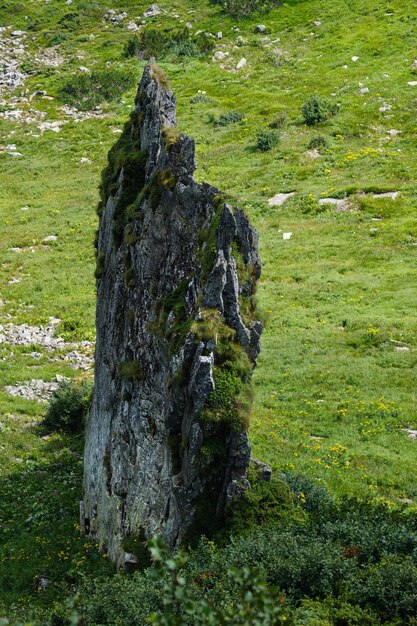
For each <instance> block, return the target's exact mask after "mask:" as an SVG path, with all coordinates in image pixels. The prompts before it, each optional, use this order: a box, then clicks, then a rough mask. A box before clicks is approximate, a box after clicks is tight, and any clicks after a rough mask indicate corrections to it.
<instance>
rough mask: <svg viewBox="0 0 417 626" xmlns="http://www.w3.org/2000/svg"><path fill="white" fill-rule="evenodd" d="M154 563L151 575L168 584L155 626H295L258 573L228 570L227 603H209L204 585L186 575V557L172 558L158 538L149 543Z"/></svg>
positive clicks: (153, 617) (154, 617)
mask: <svg viewBox="0 0 417 626" xmlns="http://www.w3.org/2000/svg"><path fill="white" fill-rule="evenodd" d="M150 550H151V554H152V558H153V562H154V569H153V571H152V574H153V576H154V578H155V579H156V581H157V582H165V585H164V588H163V589H164V592H163V598H162V603H163V606H164V610H163V611H162V612H157V613H156V612H155V613H153V614H152V615H151V616H150V620H149V621H150V623H151V624H156V626H183V625H184V624H202V625H203V624H206V625H209V624H216V626H226V625H227V624H232V625H233V626H238V625H239V624H241V625H242V626H243V625H245V626H247V625H249V624H251V625H253V626H256V625H258V624H259V625H260V624H262V626H279V624H286V625H287V626H292V620H290V619H289V617H288V615H287V611H286V609H285V608H284V607H283V606H282V602H279V601H278V602H277V597H278V590H277V589H275V588H270V587H268V586H267V585H266V584H265V582H264V581H263V580H262V578H261V576H260V575H259V573H258V572H257V571H256V570H254V569H251V568H249V567H242V568H240V569H239V570H238V569H235V568H230V567H227V568H226V571H225V572H224V573H223V577H224V579H225V582H226V581H227V583H226V585H225V586H227V587H228V588H229V589H233V592H232V593H231V594H230V596H229V598H228V601H227V603H224V602H222V603H219V604H216V603H215V602H211V601H207V599H206V598H205V597H204V596H202V594H201V584H200V585H198V584H197V585H196V584H195V582H194V580H193V579H192V578H190V577H188V576H187V573H185V572H184V566H185V564H186V561H187V559H186V557H185V556H184V555H183V554H176V555H174V556H171V555H170V554H169V552H168V550H167V549H166V548H165V547H164V546H163V544H162V543H161V541H160V540H158V538H156V539H153V540H152V541H151V542H150Z"/></svg>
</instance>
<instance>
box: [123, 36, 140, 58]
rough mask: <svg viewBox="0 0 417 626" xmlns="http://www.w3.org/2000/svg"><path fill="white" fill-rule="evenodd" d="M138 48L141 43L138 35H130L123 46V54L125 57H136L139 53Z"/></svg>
mask: <svg viewBox="0 0 417 626" xmlns="http://www.w3.org/2000/svg"><path fill="white" fill-rule="evenodd" d="M140 49H141V44H140V39H139V37H138V36H137V35H132V37H129V39H128V40H127V42H126V43H125V45H124V47H123V56H124V57H126V58H129V57H137V56H139V54H140Z"/></svg>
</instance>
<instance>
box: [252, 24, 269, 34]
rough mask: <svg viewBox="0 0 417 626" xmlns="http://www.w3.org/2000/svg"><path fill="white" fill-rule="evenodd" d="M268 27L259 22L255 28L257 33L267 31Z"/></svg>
mask: <svg viewBox="0 0 417 626" xmlns="http://www.w3.org/2000/svg"><path fill="white" fill-rule="evenodd" d="M266 31H267V28H266V26H265V24H258V26H256V28H255V33H266Z"/></svg>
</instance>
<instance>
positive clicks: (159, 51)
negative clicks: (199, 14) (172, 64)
mask: <svg viewBox="0 0 417 626" xmlns="http://www.w3.org/2000/svg"><path fill="white" fill-rule="evenodd" d="M215 45H216V44H215V41H214V39H213V38H212V37H209V36H208V35H206V33H199V34H198V35H196V36H193V35H192V33H191V32H190V30H189V29H188V28H184V29H175V30H166V29H165V30H161V29H157V28H151V27H150V28H145V29H144V30H143V31H142V32H141V33H140V35H139V37H136V38H134V37H132V38H131V39H130V40H129V41H128V42H127V44H126V45H125V49H124V54H125V55H126V56H139V57H140V58H142V59H149V58H151V57H155V58H161V57H163V56H165V55H167V54H170V55H173V56H177V57H199V56H203V55H206V54H211V53H212V52H213V50H214V48H215Z"/></svg>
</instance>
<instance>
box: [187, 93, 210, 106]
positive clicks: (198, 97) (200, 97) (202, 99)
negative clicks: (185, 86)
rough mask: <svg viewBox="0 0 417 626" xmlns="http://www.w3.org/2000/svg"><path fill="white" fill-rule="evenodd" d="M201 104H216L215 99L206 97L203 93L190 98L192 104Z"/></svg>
mask: <svg viewBox="0 0 417 626" xmlns="http://www.w3.org/2000/svg"><path fill="white" fill-rule="evenodd" d="M200 102H206V103H209V102H214V100H213V98H210V97H209V96H206V95H205V94H203V93H198V94H196V95H195V96H192V97H191V98H190V104H199V103H200Z"/></svg>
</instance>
